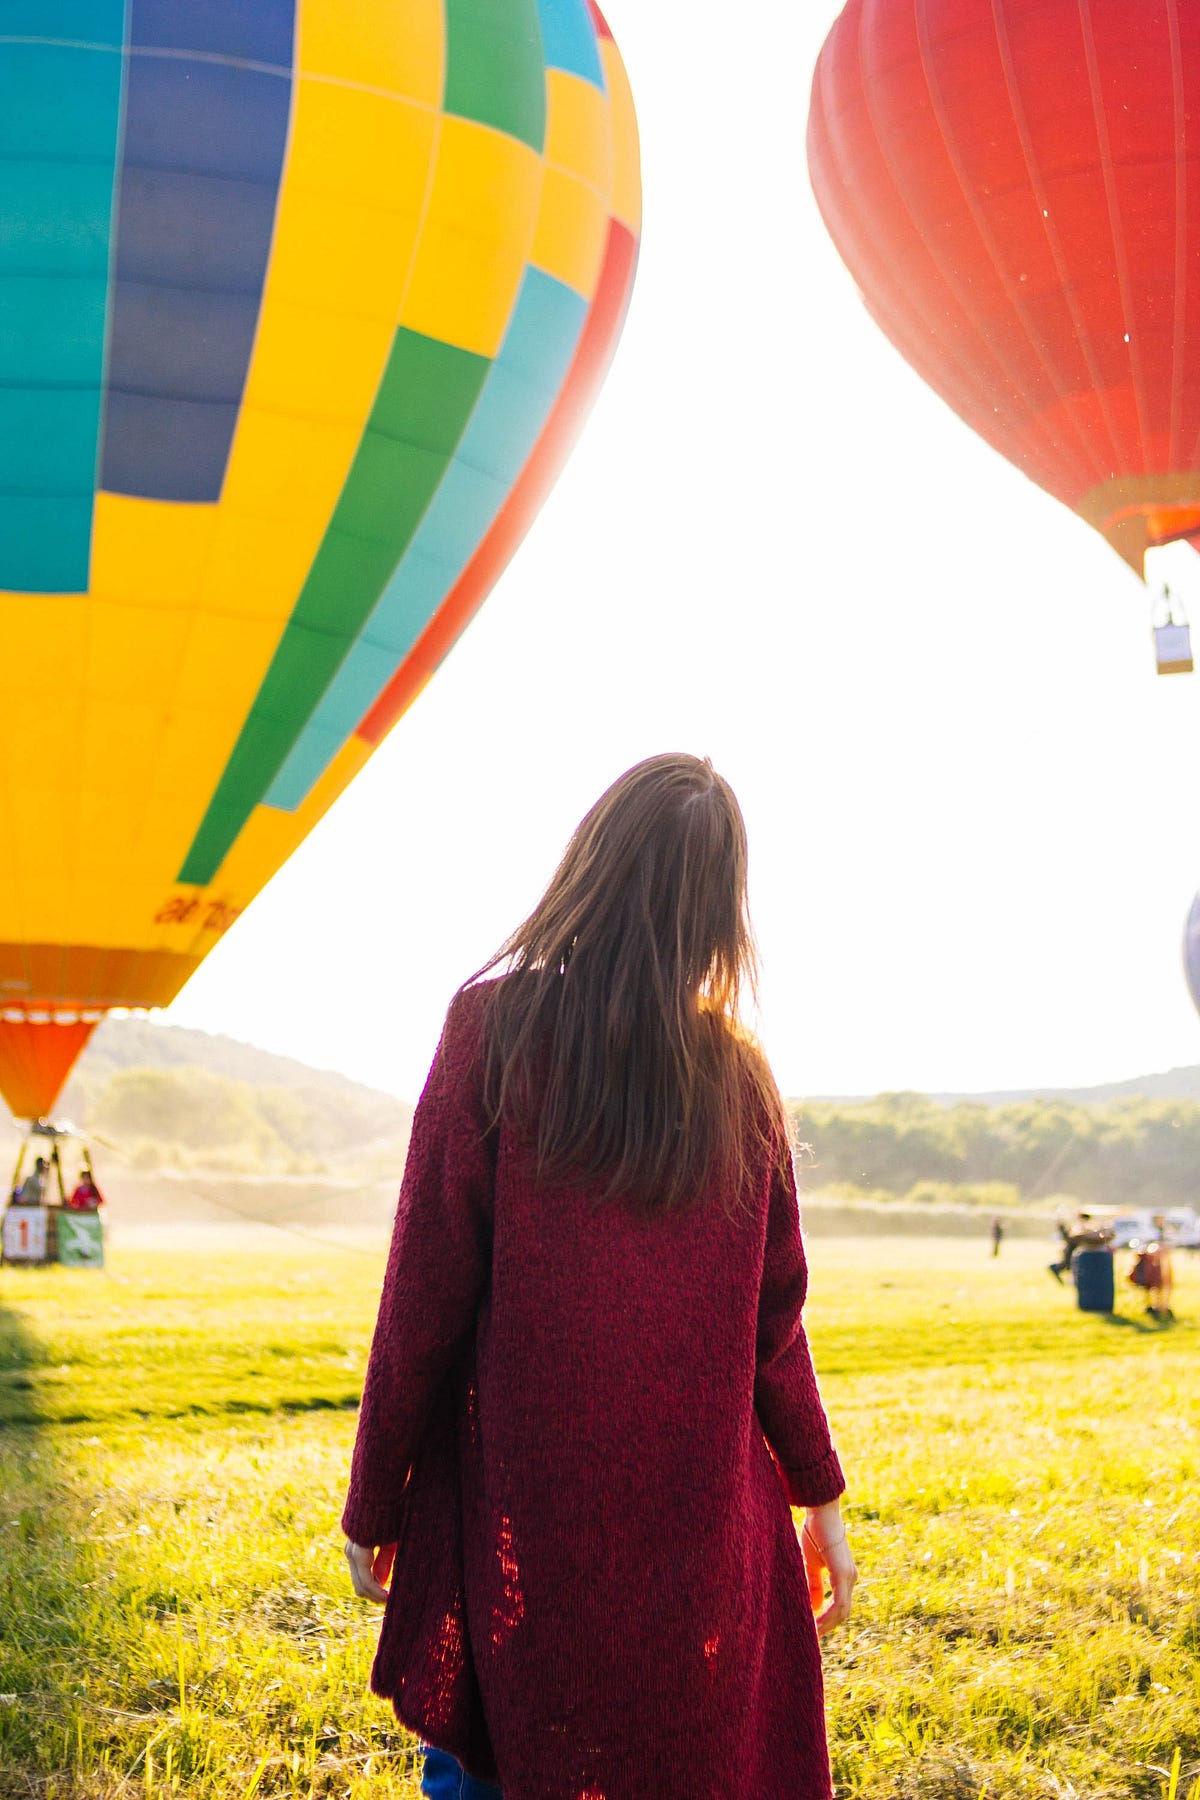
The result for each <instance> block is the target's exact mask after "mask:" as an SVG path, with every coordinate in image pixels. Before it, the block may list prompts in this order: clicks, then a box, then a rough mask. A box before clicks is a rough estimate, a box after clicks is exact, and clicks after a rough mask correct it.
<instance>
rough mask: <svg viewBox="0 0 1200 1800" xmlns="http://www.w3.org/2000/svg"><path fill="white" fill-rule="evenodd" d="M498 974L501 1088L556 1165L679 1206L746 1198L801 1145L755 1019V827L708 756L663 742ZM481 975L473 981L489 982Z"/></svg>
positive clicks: (493, 964) (562, 874) (573, 1175)
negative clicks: (744, 1022) (694, 1200)
mask: <svg viewBox="0 0 1200 1800" xmlns="http://www.w3.org/2000/svg"><path fill="white" fill-rule="evenodd" d="M501 968H503V969H504V970H505V974H504V977H503V979H501V980H493V981H488V982H486V983H485V984H484V992H485V995H486V1006H485V1013H484V1017H485V1021H486V1023H485V1043H484V1096H485V1103H486V1105H487V1107H488V1109H489V1111H490V1113H491V1116H492V1118H493V1121H494V1122H497V1123H498V1122H499V1121H500V1120H502V1119H503V1120H505V1121H507V1122H509V1123H510V1124H511V1125H513V1126H514V1127H515V1128H516V1130H517V1131H518V1132H519V1134H520V1135H521V1136H522V1137H523V1138H524V1139H525V1140H526V1141H527V1142H528V1143H529V1144H530V1145H531V1146H532V1147H533V1148H534V1149H535V1151H536V1155H537V1166H538V1170H539V1174H540V1175H541V1176H542V1177H543V1178H547V1179H558V1180H563V1181H566V1182H569V1183H581V1182H582V1183H586V1184H587V1185H588V1186H590V1187H593V1188H595V1190H596V1191H597V1192H598V1193H599V1194H601V1195H602V1196H603V1197H606V1198H616V1197H617V1196H619V1195H621V1196H625V1197H627V1198H629V1199H631V1200H634V1201H635V1202H640V1203H641V1204H642V1205H643V1206H645V1207H652V1208H657V1207H671V1206H677V1205H679V1204H681V1203H683V1202H685V1201H686V1200H688V1199H689V1198H691V1197H694V1196H696V1195H698V1194H699V1193H700V1192H701V1191H702V1190H703V1189H705V1187H706V1186H707V1185H708V1184H709V1183H710V1182H711V1181H712V1180H713V1179H714V1178H717V1179H719V1180H720V1182H721V1185H722V1188H723V1190H724V1192H725V1195H726V1198H727V1200H728V1201H729V1202H730V1203H731V1204H732V1205H733V1206H735V1207H736V1206H737V1205H739V1204H740V1203H741V1200H742V1198H743V1195H744V1190H745V1187H746V1184H747V1182H748V1180H749V1179H750V1178H751V1176H752V1174H753V1172H754V1171H755V1170H756V1169H757V1170H760V1171H761V1168H762V1150H763V1146H764V1144H765V1143H767V1142H768V1141H773V1142H774V1143H775V1145H776V1147H777V1151H778V1154H779V1155H781V1156H783V1155H786V1154H787V1150H786V1145H787V1136H786V1131H785V1129H784V1123H783V1107H782V1104H781V1102H780V1099H779V1093H778V1090H777V1088H776V1086H775V1083H774V1080H773V1079H772V1076H771V1073H770V1070H769V1069H768V1067H767V1065H766V1062H765V1060H764V1058H763V1057H762V1055H761V1054H760V1053H759V1051H758V1050H757V1048H756V1047H755V1045H754V1044H753V1043H752V1041H751V1040H750V1039H749V1037H748V1036H747V1035H746V1034H745V1032H744V1031H743V1030H742V1028H741V1026H740V1024H739V1002H740V1000H741V997H742V995H743V993H744V992H746V991H747V990H749V991H750V992H753V988H754V981H755V975H756V965H755V951H754V941H753V937H752V935H751V931H750V925H749V920H748V917H747V912H746V828H745V824H744V822H743V820H742V814H741V809H740V807H739V806H738V803H737V800H736V799H735V797H734V794H733V790H732V789H731V788H730V786H729V784H728V782H726V781H724V780H723V779H722V778H721V776H720V775H718V774H717V773H716V771H715V770H714V768H713V766H712V764H711V763H710V762H709V761H708V760H707V759H706V758H704V759H702V758H699V757H695V756H683V755H669V756H652V757H649V758H648V759H647V760H646V761H645V762H640V763H638V764H636V765H635V767H633V768H632V769H629V770H628V771H627V772H626V773H625V774H624V775H622V776H621V777H620V778H619V779H618V780H617V781H615V782H614V783H613V785H612V786H611V787H610V788H609V789H608V790H607V792H606V793H604V794H602V795H601V796H600V798H599V800H597V802H596V804H595V805H594V806H593V807H592V809H591V811H590V812H589V813H588V814H587V815H586V817H585V818H584V819H583V820H582V821H581V823H580V824H579V826H578V827H577V829H576V831H575V833H574V835H573V836H572V838H571V841H570V843H569V844H568V845H567V848H566V852H565V854H564V856H563V859H562V862H561V863H560V864H559V867H558V870H557V872H556V873H555V875H554V878H553V880H552V881H551V883H550V885H549V887H548V888H547V889H546V892H545V894H544V895H543V896H542V898H541V900H540V901H539V902H538V904H537V906H536V907H535V908H534V910H533V912H532V913H531V914H530V916H529V917H528V918H527V919H526V920H525V922H524V924H522V925H519V926H518V927H517V929H516V931H514V932H513V934H512V936H511V937H510V938H509V939H508V940H507V942H506V943H505V944H503V945H502V946H501V948H500V950H499V951H497V953H496V955H495V956H494V957H492V958H491V960H490V961H489V962H487V963H485V965H484V967H483V968H482V969H480V970H479V971H478V972H477V974H476V975H475V976H473V977H472V978H471V983H474V982H476V981H479V980H480V979H481V978H482V977H483V976H485V975H488V974H489V973H494V972H495V971H496V970H498V969H501ZM471 983H468V985H471Z"/></svg>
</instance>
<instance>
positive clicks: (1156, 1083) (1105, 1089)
mask: <svg viewBox="0 0 1200 1800" xmlns="http://www.w3.org/2000/svg"><path fill="white" fill-rule="evenodd" d="M875 1097H876V1096H874V1095H868V1094H819V1095H818V1094H812V1095H810V1096H809V1099H810V1100H814V1101H816V1100H819V1101H820V1102H821V1103H822V1105H829V1106H835V1105H836V1106H862V1105H866V1103H867V1102H868V1100H871V1099H874V1098H875ZM926 1098H928V1099H930V1100H936V1101H937V1103H938V1104H939V1105H940V1106H957V1105H958V1103H959V1102H960V1101H964V1100H966V1101H974V1102H975V1103H976V1105H979V1106H1008V1105H1010V1104H1012V1103H1014V1102H1016V1101H1020V1100H1065V1101H1067V1102H1068V1103H1069V1104H1070V1105H1072V1106H1104V1105H1105V1104H1106V1103H1107V1102H1108V1101H1110V1100H1200V1063H1195V1064H1192V1065H1190V1066H1189V1067H1187V1068H1183V1069H1163V1070H1161V1071H1160V1072H1159V1073H1158V1074H1155V1075H1134V1076H1133V1077H1131V1079H1130V1080H1128V1081H1109V1082H1106V1083H1104V1084H1103V1085H1102V1086H1100V1087H1087V1088H1069V1087H1039V1088H1004V1089H998V1090H997V1091H995V1092H994V1093H986V1094H929V1095H927V1096H926Z"/></svg>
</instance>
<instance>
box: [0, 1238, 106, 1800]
mask: <svg viewBox="0 0 1200 1800" xmlns="http://www.w3.org/2000/svg"><path fill="white" fill-rule="evenodd" d="M38 1279H39V1273H38V1272H37V1271H21V1272H20V1273H19V1274H18V1275H17V1276H16V1278H15V1279H12V1278H10V1281H8V1282H6V1284H5V1286H6V1290H7V1291H6V1293H5V1294H4V1296H3V1297H0V1771H2V1773H0V1794H3V1795H5V1796H6V1797H7V1796H8V1795H22V1796H23V1795H26V1794H28V1795H30V1796H33V1795H39V1796H41V1795H45V1794H48V1793H50V1791H51V1790H50V1789H49V1788H48V1787H47V1785H46V1784H47V1780H48V1779H50V1777H51V1774H52V1772H53V1771H55V1770H57V1769H61V1768H62V1767H63V1766H64V1763H63V1759H64V1757H65V1754H66V1738H67V1726H66V1721H65V1718H64V1710H63V1707H62V1705H61V1700H60V1696H59V1693H58V1692H57V1688H58V1682H57V1679H56V1675H55V1673H54V1671H55V1669H56V1666H57V1665H59V1664H60V1663H62V1662H63V1660H64V1651H65V1653H66V1661H67V1662H68V1663H75V1662H77V1661H78V1657H79V1654H80V1650H81V1649H82V1648H83V1646H84V1636H83V1634H82V1633H81V1631H80V1630H79V1628H78V1625H77V1623H76V1622H75V1619H74V1597H75V1595H76V1594H77V1593H78V1591H79V1589H80V1587H81V1586H82V1585H83V1584H84V1583H85V1581H86V1580H87V1576H88V1574H89V1573H91V1572H92V1571H91V1569H90V1565H88V1564H86V1559H85V1558H81V1539H82V1536H83V1533H82V1530H81V1527H82V1526H83V1525H84V1524H85V1523H86V1521H85V1520H83V1519H82V1518H81V1517H80V1507H79V1504H78V1502H77V1501H76V1500H75V1499H74V1497H73V1496H72V1494H71V1492H70V1489H69V1487H68V1485H67V1483H66V1481H65V1479H64V1477H63V1472H62V1470H61V1468H60V1466H59V1459H58V1457H57V1455H56V1452H55V1448H54V1443H53V1436H52V1432H51V1431H50V1429H49V1422H48V1421H47V1420H46V1419H45V1418H43V1416H42V1414H41V1411H40V1409H39V1404H38V1380H37V1371H38V1370H39V1369H41V1368H44V1367H45V1365H46V1362H47V1360H48V1354H47V1349H46V1346H45V1345H44V1344H43V1343H42V1342H41V1341H40V1339H39V1338H38V1337H37V1335H36V1333H35V1332H34V1331H33V1329H32V1328H31V1326H30V1324H29V1322H28V1320H27V1319H26V1317H25V1316H24V1314H23V1313H22V1311H21V1307H20V1294H19V1284H20V1283H21V1282H23V1281H29V1282H31V1283H32V1282H36V1281H37V1280H38ZM57 1791H58V1790H55V1792H56V1793H57Z"/></svg>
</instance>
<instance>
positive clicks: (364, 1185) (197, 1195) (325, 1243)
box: [87, 1131, 381, 1261]
mask: <svg viewBox="0 0 1200 1800" xmlns="http://www.w3.org/2000/svg"><path fill="white" fill-rule="evenodd" d="M87 1135H88V1137H89V1138H90V1140H91V1141H92V1142H93V1143H96V1144H103V1145H104V1148H105V1149H106V1150H111V1151H112V1152H113V1153H114V1155H116V1156H119V1157H120V1158H121V1160H122V1162H124V1163H127V1164H128V1165H129V1166H130V1167H131V1168H132V1167H133V1166H134V1159H133V1156H132V1155H131V1154H130V1152H129V1151H128V1150H126V1149H125V1148H124V1147H123V1146H122V1145H121V1144H117V1143H114V1142H113V1140H112V1139H111V1138H106V1137H102V1136H101V1134H100V1133H99V1132H97V1131H92V1132H89V1133H88V1134H87ZM380 1185H381V1183H380V1182H378V1181H362V1182H359V1183H358V1184H357V1186H355V1187H345V1188H334V1189H333V1190H332V1191H331V1192H330V1193H328V1194H322V1195H320V1196H319V1197H318V1198H315V1199H313V1200H310V1201H308V1202H307V1203H306V1204H307V1205H309V1206H317V1205H320V1204H322V1203H324V1202H326V1201H329V1200H346V1199H349V1198H350V1196H351V1195H353V1194H366V1193H369V1192H370V1191H371V1189H372V1188H376V1187H379V1186H380ZM179 1186H180V1188H181V1190H182V1192H183V1193H184V1194H185V1195H187V1196H189V1197H190V1198H191V1199H193V1200H199V1201H201V1202H202V1203H203V1204H205V1205H207V1206H215V1207H218V1208H219V1209H220V1210H221V1211H222V1212H227V1213H230V1214H232V1215H233V1217H234V1218H236V1219H243V1220H245V1221H246V1223H247V1224H250V1225H265V1226H267V1227H268V1228H269V1229H270V1230H271V1231H282V1232H284V1233H285V1234H286V1235H287V1236H289V1237H296V1238H301V1239H303V1240H304V1241H305V1242H306V1243H310V1244H320V1245H321V1246H322V1247H323V1248H324V1249H326V1250H345V1251H348V1252H349V1253H350V1254H351V1255H353V1256H370V1257H373V1258H375V1260H376V1261H378V1260H379V1257H380V1254H381V1252H380V1251H379V1250H369V1249H367V1248H366V1246H365V1245H362V1244H347V1243H345V1242H343V1241H342V1240H341V1239H339V1238H329V1237H321V1236H320V1235H319V1234H318V1233H317V1232H315V1231H306V1230H305V1229H304V1227H303V1226H302V1225H287V1224H283V1223H282V1222H281V1221H280V1220H279V1219H273V1218H271V1217H270V1215H269V1214H267V1213H255V1212H247V1211H246V1210H245V1208H244V1207H240V1206H234V1205H233V1204H232V1202H231V1201H229V1200H221V1199H219V1198H218V1197H217V1195H215V1194H205V1193H203V1192H201V1190H200V1189H199V1188H198V1187H193V1186H192V1185H191V1184H190V1183H184V1182H181V1183H179Z"/></svg>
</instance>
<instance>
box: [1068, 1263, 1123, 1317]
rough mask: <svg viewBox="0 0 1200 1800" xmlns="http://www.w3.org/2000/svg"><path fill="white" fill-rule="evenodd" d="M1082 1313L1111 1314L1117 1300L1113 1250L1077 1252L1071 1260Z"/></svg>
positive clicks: (1076, 1296) (1078, 1302) (1078, 1304)
mask: <svg viewBox="0 0 1200 1800" xmlns="http://www.w3.org/2000/svg"><path fill="white" fill-rule="evenodd" d="M1071 1273H1072V1275H1073V1276H1074V1277H1075V1304H1076V1305H1077V1306H1078V1308H1079V1310H1080V1312H1098V1313H1110V1312H1111V1311H1112V1309H1113V1302H1114V1300H1115V1298H1116V1282H1115V1279H1114V1276H1113V1253H1112V1251H1111V1250H1077V1251H1076V1252H1075V1254H1074V1256H1073V1257H1072V1258H1071Z"/></svg>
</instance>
